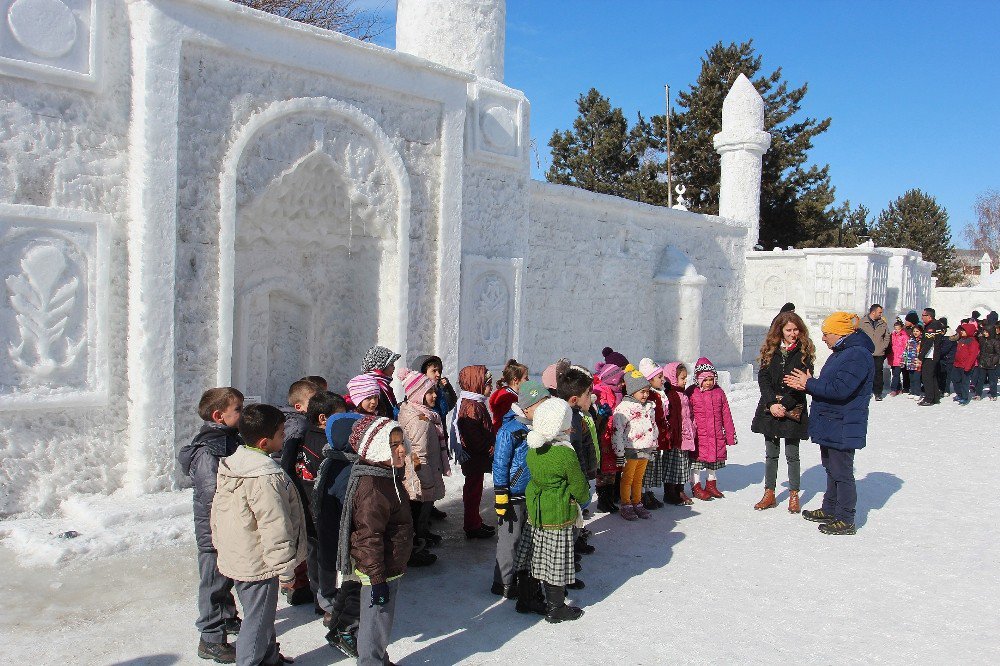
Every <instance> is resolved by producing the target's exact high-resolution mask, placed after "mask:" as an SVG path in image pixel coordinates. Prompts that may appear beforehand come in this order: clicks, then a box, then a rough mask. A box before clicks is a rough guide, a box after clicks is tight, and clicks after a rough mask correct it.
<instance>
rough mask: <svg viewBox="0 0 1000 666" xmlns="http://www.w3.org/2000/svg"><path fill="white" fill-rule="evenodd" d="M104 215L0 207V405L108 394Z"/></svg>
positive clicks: (103, 398) (41, 405)
mask: <svg viewBox="0 0 1000 666" xmlns="http://www.w3.org/2000/svg"><path fill="white" fill-rule="evenodd" d="M110 225H111V222H110V217H109V216H107V215H100V214H96V213H86V212H83V211H73V210H67V209H53V208H40V207H36V206H17V205H9V204H3V205H0V276H2V277H3V280H4V287H5V289H4V299H3V306H4V307H3V308H0V348H2V350H0V409H53V408H59V407H84V406H100V405H103V404H105V403H106V402H107V399H108V359H107V354H108V345H107V339H108V330H107V329H108V282H109V275H110V270H109V260H110V245H109V234H108V229H109V227H110Z"/></svg>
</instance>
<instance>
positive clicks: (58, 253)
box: [0, 0, 770, 515]
mask: <svg viewBox="0 0 1000 666" xmlns="http://www.w3.org/2000/svg"><path fill="white" fill-rule="evenodd" d="M0 9H2V11H3V14H4V16H3V18H4V20H3V21H2V22H0V32H2V34H0V82H2V83H0V91H2V92H0V94H2V96H3V98H4V107H3V110H2V112H0V113H2V118H3V122H2V125H0V127H2V130H0V150H2V153H3V155H4V156H5V159H4V160H2V161H0V236H2V242H0V271H2V278H3V283H2V287H0V291H2V297H0V298H2V300H3V304H2V308H0V410H2V411H3V416H2V419H0V460H2V464H3V475H2V476H0V515H11V514H15V513H19V512H24V511H39V512H42V513H50V512H52V511H55V510H56V509H57V508H58V507H59V504H60V502H61V501H62V500H64V499H66V498H67V497H71V496H78V495H100V494H110V493H112V492H115V491H118V492H120V493H125V494H128V495H142V494H145V493H150V492H156V491H164V490H170V489H172V488H176V487H177V486H178V484H179V479H178V475H177V474H176V472H175V451H176V448H177V447H178V445H180V444H182V443H184V442H186V441H187V440H188V439H189V438H190V436H191V434H192V433H193V432H194V431H195V429H196V427H197V425H198V420H197V415H196V413H195V412H196V410H195V405H196V403H197V400H198V396H199V395H200V393H201V392H202V391H203V390H204V389H205V388H208V387H211V386H219V385H234V386H236V387H238V388H240V389H241V390H242V391H244V393H246V394H247V395H248V396H255V397H259V399H261V400H264V401H271V402H274V403H278V404H281V403H283V402H284V398H285V391H286V390H287V387H288V385H289V383H290V382H291V381H294V380H296V379H298V378H299V377H301V376H303V375H306V374H320V375H324V376H326V377H328V378H329V380H330V384H331V387H333V388H337V387H342V386H343V385H344V383H345V382H346V380H347V379H348V378H349V377H351V376H352V375H353V374H356V373H357V372H358V371H359V370H360V362H361V358H362V355H363V353H364V351H365V350H366V349H367V348H368V347H369V346H370V345H372V344H375V343H378V344H383V345H385V346H388V347H390V348H392V349H394V350H395V351H397V352H399V353H400V354H402V355H403V358H404V360H405V359H410V358H413V357H414V356H415V355H417V354H422V353H432V352H433V353H438V354H440V355H441V356H442V357H443V358H444V362H445V367H446V370H447V372H448V373H450V374H452V375H454V373H456V372H457V370H458V368H459V367H460V366H462V365H463V364H469V363H483V364H486V365H489V366H491V367H500V366H502V365H503V364H504V362H505V361H506V359H507V358H508V357H516V358H518V359H520V360H522V361H523V362H525V363H527V364H528V365H529V366H530V367H531V368H532V369H533V370H534V371H538V370H539V369H540V368H542V367H544V366H545V365H547V364H548V363H550V362H552V360H554V359H556V358H558V357H560V356H563V355H568V356H570V357H572V358H573V359H574V360H576V361H579V362H585V363H588V364H592V363H593V362H594V361H596V360H598V355H599V353H600V350H601V349H602V348H603V347H605V346H607V345H612V346H614V347H615V348H616V349H620V350H621V351H622V352H624V353H625V354H628V355H631V356H635V357H638V356H639V355H642V354H650V355H652V356H655V357H657V358H660V359H677V358H680V359H686V360H689V361H693V360H694V359H695V358H697V357H698V356H699V355H706V356H708V357H710V358H711V359H712V360H713V361H714V362H715V364H716V365H717V366H719V367H720V368H721V369H723V370H725V371H727V372H728V373H729V374H730V376H731V377H732V378H733V379H734V380H746V379H750V367H749V366H748V365H747V364H746V363H745V362H744V360H743V330H742V321H741V320H742V313H743V311H744V287H743V285H744V275H745V271H746V258H745V253H746V251H747V250H748V249H749V248H750V247H752V246H753V244H754V243H755V242H756V238H757V229H758V225H759V219H758V217H759V200H760V172H761V156H762V155H763V154H764V152H765V151H766V150H767V148H768V146H769V143H770V136H769V135H768V134H767V133H766V132H764V131H763V119H764V118H763V108H764V107H763V102H762V100H761V98H760V96H759V95H758V94H757V92H756V91H755V90H754V88H753V86H752V85H751V84H750V82H749V81H748V80H747V79H746V78H744V77H740V78H739V79H738V80H737V81H736V83H735V85H734V86H733V89H732V91H731V92H730V93H729V95H728V97H727V98H726V101H725V106H724V109H723V131H722V132H721V133H720V134H718V135H717V136H716V137H715V147H716V149H717V150H718V151H719V153H721V155H722V173H721V174H720V177H721V187H722V194H721V198H722V203H721V215H720V216H718V217H716V216H708V215H699V214H694V213H690V212H686V211H683V210H672V209H667V208H658V207H653V206H648V205H644V204H639V203H635V202H632V201H626V200H623V199H619V198H615V197H610V196H603V195H598V194H593V193H590V192H586V191H583V190H580V189H575V188H571V187H564V186H559V185H552V184H548V183H543V182H537V181H534V180H532V179H531V177H530V174H529V141H528V139H529V133H528V125H529V120H530V112H529V101H528V99H526V97H525V95H524V94H523V93H522V92H521V91H518V90H515V89H513V88H510V87H508V86H507V85H505V84H504V82H503V79H504V32H505V11H506V10H505V3H504V2H503V0H400V1H399V3H398V24H397V28H396V30H397V34H396V43H397V49H396V50H391V49H386V48H382V47H379V46H375V45H372V44H368V43H362V42H360V41H357V40H355V39H352V38H350V37H346V36H344V35H340V34H334V33H331V32H327V31H323V30H318V29H315V28H311V27H308V26H304V25H301V24H298V23H294V22H291V21H287V20H284V19H280V18H277V17H274V16H271V15H268V14H264V13H260V12H257V11H253V10H249V9H246V8H244V7H242V6H239V5H236V4H234V3H232V2H229V1H228V0H138V1H130V2H126V1H124V0H0ZM630 294H641V295H642V297H640V298H634V299H630V298H629V295H630Z"/></svg>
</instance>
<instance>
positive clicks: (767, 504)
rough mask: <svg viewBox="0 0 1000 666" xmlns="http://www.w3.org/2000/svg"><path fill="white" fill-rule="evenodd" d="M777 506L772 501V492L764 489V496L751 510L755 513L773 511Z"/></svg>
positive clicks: (773, 500)
mask: <svg viewBox="0 0 1000 666" xmlns="http://www.w3.org/2000/svg"><path fill="white" fill-rule="evenodd" d="M776 506H778V502H777V501H775V499H774V490H772V489H771V488H765V489H764V496H763V497H761V498H760V501H759V502H757V503H756V504H754V505H753V508H754V509H756V510H757V511H763V510H764V509H773V508H774V507H776Z"/></svg>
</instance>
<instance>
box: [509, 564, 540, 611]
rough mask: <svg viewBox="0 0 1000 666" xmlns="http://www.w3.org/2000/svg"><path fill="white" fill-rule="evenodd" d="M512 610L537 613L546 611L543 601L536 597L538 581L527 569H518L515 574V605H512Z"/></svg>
mask: <svg viewBox="0 0 1000 666" xmlns="http://www.w3.org/2000/svg"><path fill="white" fill-rule="evenodd" d="M514 610H516V611H517V612H518V613H538V614H539V615H545V613H546V611H547V608H546V606H545V602H544V601H541V600H539V598H538V581H537V580H535V579H534V578H532V577H531V576H530V575H529V574H528V572H527V571H519V572H518V574H517V605H516V606H514Z"/></svg>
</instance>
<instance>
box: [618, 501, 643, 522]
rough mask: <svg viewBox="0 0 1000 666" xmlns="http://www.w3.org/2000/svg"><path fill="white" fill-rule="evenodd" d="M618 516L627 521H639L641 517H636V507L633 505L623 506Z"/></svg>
mask: <svg viewBox="0 0 1000 666" xmlns="http://www.w3.org/2000/svg"><path fill="white" fill-rule="evenodd" d="M618 514H619V515H620V516H621V517H622V518H624V519H625V520H639V516H637V515H636V511H635V507H633V506H632V505H631V504H622V505H621V507H620V508H619V509H618Z"/></svg>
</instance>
